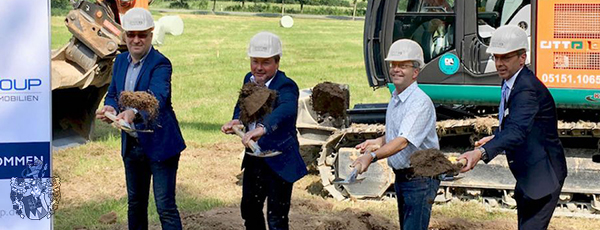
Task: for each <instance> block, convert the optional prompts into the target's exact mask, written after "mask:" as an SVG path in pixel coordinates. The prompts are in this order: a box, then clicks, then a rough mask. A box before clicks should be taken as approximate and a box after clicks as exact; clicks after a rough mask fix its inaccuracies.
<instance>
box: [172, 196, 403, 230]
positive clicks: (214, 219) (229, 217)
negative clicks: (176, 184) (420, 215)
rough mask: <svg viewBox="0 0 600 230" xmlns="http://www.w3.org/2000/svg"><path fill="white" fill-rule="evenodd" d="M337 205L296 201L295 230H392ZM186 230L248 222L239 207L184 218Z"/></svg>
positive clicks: (220, 229) (234, 227)
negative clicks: (334, 207) (335, 208)
mask: <svg viewBox="0 0 600 230" xmlns="http://www.w3.org/2000/svg"><path fill="white" fill-rule="evenodd" d="M332 207H333V205H331V204H329V203H327V202H324V201H321V202H316V201H308V200H299V201H298V200H293V201H292V207H291V209H290V214H289V219H290V222H289V224H290V229H292V230H388V229H389V230H392V229H398V226H397V224H395V223H393V222H392V221H391V220H389V219H387V218H384V217H381V216H376V215H373V214H371V213H369V212H364V211H360V210H356V209H344V210H341V211H333V210H332ZM182 221H183V225H184V226H183V227H184V229H211V230H238V229H239V230H242V229H244V222H243V220H242V217H241V214H240V208H239V207H224V208H215V209H212V210H210V211H206V212H202V213H197V214H190V215H185V214H184V215H183V216H182Z"/></svg>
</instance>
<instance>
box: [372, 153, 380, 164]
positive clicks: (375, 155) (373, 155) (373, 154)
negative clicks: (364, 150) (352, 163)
mask: <svg viewBox="0 0 600 230" xmlns="http://www.w3.org/2000/svg"><path fill="white" fill-rule="evenodd" d="M371 157H373V160H371V163H375V161H377V160H379V159H377V154H375V152H371Z"/></svg>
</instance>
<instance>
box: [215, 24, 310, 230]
mask: <svg viewBox="0 0 600 230" xmlns="http://www.w3.org/2000/svg"><path fill="white" fill-rule="evenodd" d="M248 56H249V57H250V72H249V73H248V74H246V76H245V77H244V84H246V83H248V82H254V83H257V84H259V85H263V86H265V87H267V88H269V89H271V90H275V91H277V100H276V102H275V103H274V105H273V111H272V112H271V113H270V114H268V115H266V116H265V117H263V118H262V119H260V120H259V121H256V122H253V123H251V124H244V125H245V126H246V128H247V130H248V132H247V133H246V135H245V136H244V137H242V143H243V144H244V145H245V146H248V142H249V140H255V141H256V140H258V145H259V146H260V147H261V149H262V150H263V151H281V152H282V154H280V155H277V156H274V157H265V158H259V157H254V156H250V155H248V154H246V155H245V156H244V160H243V162H242V168H244V180H243V185H242V204H241V211H242V218H243V219H244V221H245V223H244V225H245V226H246V229H251V230H261V229H265V220H264V214H263V212H262V210H263V204H264V202H265V199H267V198H268V201H267V221H268V226H269V229H270V230H279V229H289V226H288V222H289V220H288V213H289V210H290V200H291V197H292V187H293V183H294V182H295V181H297V180H299V179H300V178H302V177H303V176H304V175H306V174H307V171H306V165H305V164H304V161H303V160H302V157H301V156H300V150H299V144H298V138H297V136H296V117H297V113H298V94H299V92H298V86H297V85H296V83H295V82H294V81H293V80H292V79H290V78H288V77H287V76H286V75H285V73H284V72H283V71H280V70H279V60H280V58H281V41H280V40H279V37H277V35H275V34H272V33H269V32H260V33H258V34H256V35H254V37H252V39H251V40H250V45H249V47H248ZM238 103H239V102H238ZM239 118H240V107H239V104H237V105H236V106H235V110H234V113H233V119H232V120H231V121H230V122H228V123H227V124H225V125H223V126H222V127H221V131H222V132H224V133H233V129H232V127H233V126H234V125H239V124H241V121H240V120H239ZM246 151H250V150H249V149H248V148H246Z"/></svg>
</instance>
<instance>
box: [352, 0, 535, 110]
mask: <svg viewBox="0 0 600 230" xmlns="http://www.w3.org/2000/svg"><path fill="white" fill-rule="evenodd" d="M530 11H531V6H530V1H528V0H514V1H504V0H488V1H486V0H477V1H453V0H399V1H369V5H368V8H367V16H366V21H365V33H364V43H365V45H364V49H365V64H366V66H367V75H368V79H369V83H370V85H371V86H372V87H384V86H387V87H389V88H390V90H393V85H391V84H390V82H391V80H390V79H389V76H388V66H387V65H386V63H385V62H384V61H383V59H384V58H385V55H386V54H387V50H388V49H389V47H390V46H391V44H392V43H393V42H394V41H396V40H398V39H411V40H413V41H415V42H417V43H419V44H420V45H421V47H422V48H423V54H424V59H425V63H426V65H425V67H424V68H423V69H422V71H421V74H420V75H419V79H418V81H419V83H420V85H421V86H422V89H423V90H424V91H425V92H427V93H430V94H429V96H430V97H432V99H433V100H434V102H436V103H441V104H456V103H469V104H476V105H487V106H493V105H496V106H497V105H498V102H499V100H500V98H499V93H497V92H496V91H497V90H499V87H498V86H499V85H500V78H498V75H497V74H496V73H495V72H496V69H495V66H494V62H493V60H492V59H491V56H490V55H489V54H487V53H486V52H485V51H486V49H487V46H488V44H489V38H490V37H491V34H492V33H493V31H495V29H496V28H498V27H499V26H501V25H505V24H517V25H520V26H522V27H524V28H526V30H527V31H528V34H529V30H530V27H531V22H530V18H531V17H530ZM481 85H483V86H495V87H492V88H486V89H492V90H486V91H485V92H478V93H477V94H474V95H473V96H469V95H465V94H460V93H458V94H456V95H454V96H453V95H452V94H450V93H448V92H449V91H454V92H469V90H478V88H479V87H477V86H481ZM448 86H453V87H448ZM479 89H480V88H479ZM479 91H480V90H479ZM498 92H499V91H498ZM482 94H484V96H483V97H482V96H481V95H482ZM475 95H476V96H475Z"/></svg>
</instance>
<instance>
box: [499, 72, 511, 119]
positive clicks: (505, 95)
mask: <svg viewBox="0 0 600 230" xmlns="http://www.w3.org/2000/svg"><path fill="white" fill-rule="evenodd" d="M508 90H509V89H508V85H506V81H502V97H501V98H500V108H499V111H498V119H499V120H500V123H499V124H498V126H499V127H502V119H504V110H505V109H506V108H505V106H506V100H508ZM500 129H501V128H500Z"/></svg>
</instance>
